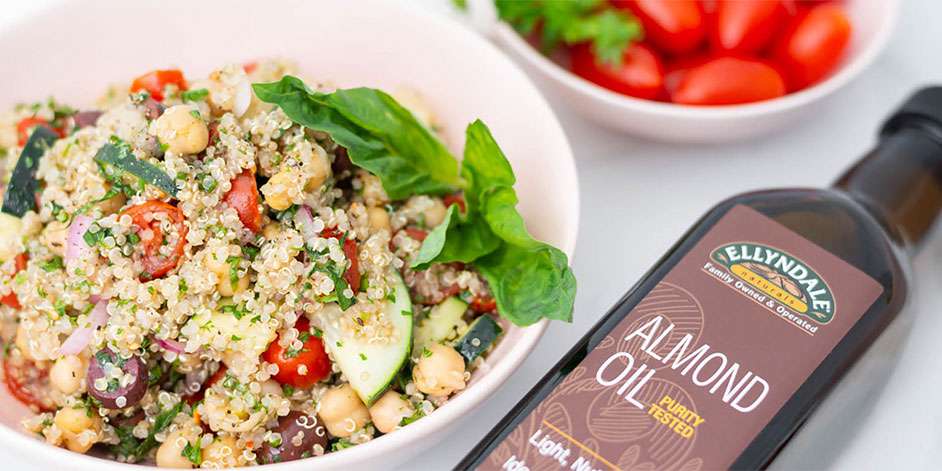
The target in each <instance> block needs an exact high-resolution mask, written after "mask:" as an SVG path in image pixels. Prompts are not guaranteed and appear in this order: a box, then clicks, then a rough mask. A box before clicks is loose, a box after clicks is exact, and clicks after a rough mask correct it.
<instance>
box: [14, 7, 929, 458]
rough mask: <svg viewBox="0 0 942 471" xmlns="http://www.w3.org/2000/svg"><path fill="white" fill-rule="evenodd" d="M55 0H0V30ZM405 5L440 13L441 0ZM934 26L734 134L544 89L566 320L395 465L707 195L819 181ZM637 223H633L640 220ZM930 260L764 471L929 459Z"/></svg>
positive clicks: (894, 86) (914, 14)
mask: <svg viewBox="0 0 942 471" xmlns="http://www.w3.org/2000/svg"><path fill="white" fill-rule="evenodd" d="M55 1H56V0H42V1H39V0H32V1H31V2H28V3H27V2H16V3H13V2H12V1H2V2H0V29H2V28H3V27H5V26H6V25H9V24H10V23H12V22H16V21H20V20H21V19H22V18H25V17H27V16H29V15H30V14H32V13H33V12H35V11H38V10H40V9H43V8H49V7H50V6H51V5H53V4H54V3H55ZM872 1H881V0H872ZM414 5H417V7H418V8H430V9H433V10H436V11H440V12H442V13H443V14H449V11H448V7H447V5H446V3H445V0H422V1H421V2H419V3H417V4H414ZM940 25H942V2H939V1H937V0H908V1H906V2H904V5H903V11H902V15H901V18H900V23H899V25H898V28H897V30H896V33H895V35H894V37H893V38H892V40H891V42H890V44H889V47H888V48H887V50H886V51H885V53H884V54H883V55H882V56H881V57H879V58H878V59H877V61H876V62H875V63H874V64H873V66H872V67H871V68H870V69H869V70H868V71H866V72H865V73H864V74H863V75H862V76H861V77H859V78H858V79H857V80H856V81H855V82H853V83H852V84H850V85H849V86H848V87H847V88H845V89H843V90H841V91H840V92H838V93H837V95H836V96H834V97H833V98H832V99H830V100H829V101H827V102H825V103H822V104H821V106H820V109H819V110H817V112H816V113H815V114H814V115H812V116H809V117H808V118H807V119H806V120H804V121H803V122H801V123H798V125H796V126H794V127H792V128H789V129H783V130H782V132H781V133H779V134H777V135H773V136H769V137H765V138H760V139H758V140H754V141H751V142H744V143H741V144H733V145H723V146H680V145H668V144H661V143H652V142H645V141H641V140H638V139H634V138H631V137H628V136H623V135H619V134H614V133H612V132H608V131H606V130H602V129H599V128H597V127H595V126H593V125H592V124H591V123H589V122H587V121H585V120H583V119H582V118H580V117H579V116H577V115H576V114H574V113H573V112H571V111H570V110H569V109H568V108H567V107H566V105H565V103H563V102H561V101H560V100H559V99H558V98H557V97H554V96H549V97H548V98H549V99H550V101H551V103H552V105H553V107H554V109H555V110H556V112H557V114H558V116H559V119H560V121H561V122H562V124H563V127H564V128H565V129H566V132H567V134H568V136H569V139H570V141H571V144H572V147H573V149H574V151H575V154H576V158H577V165H578V169H579V182H580V186H581V188H582V192H583V193H582V221H581V225H580V237H579V243H578V245H577V247H576V254H575V257H574V268H575V272H576V276H577V278H578V280H579V295H578V298H577V302H576V314H575V321H574V322H573V323H572V324H562V323H555V324H553V325H552V326H551V327H550V328H549V330H548V331H547V333H546V336H545V337H544V338H543V339H542V340H541V342H540V343H539V345H538V346H537V348H536V350H535V351H534V352H533V353H532V354H531V355H530V357H529V358H528V359H527V360H526V362H524V364H523V365H522V366H521V367H520V369H519V370H518V371H517V372H516V373H515V374H514V376H513V377H512V378H511V379H510V380H509V381H508V382H507V383H506V384H505V385H504V386H503V388H501V389H500V390H499V391H498V392H497V393H496V394H495V395H494V396H493V397H492V398H491V399H490V401H488V402H487V403H486V404H484V405H483V406H482V407H481V408H480V409H479V410H478V411H476V412H475V413H474V414H473V415H472V416H470V417H467V418H465V419H464V420H463V421H462V422H461V423H459V424H458V425H457V427H456V428H455V430H454V431H453V432H452V433H451V434H450V435H449V436H446V437H443V439H442V441H441V442H440V444H439V445H437V446H436V447H434V448H433V449H432V450H431V451H429V452H427V453H425V454H424V455H423V456H421V457H420V458H418V459H416V460H415V461H414V462H412V463H410V464H409V465H408V466H407V467H405V468H403V469H409V470H413V469H421V470H439V469H450V468H451V467H452V466H453V465H454V464H455V463H456V462H457V461H458V460H459V459H460V458H461V457H462V456H464V454H465V453H466V452H467V451H468V450H470V448H471V447H472V446H474V444H475V443H476V442H477V441H478V440H479V439H480V438H481V437H483V436H484V435H485V434H486V433H487V431H488V430H490V428H491V427H492V426H493V425H494V424H496V423H497V421H498V420H499V419H500V418H501V417H502V416H503V415H504V414H505V413H506V412H507V411H508V410H510V408H511V407H512V406H513V405H514V404H515V403H516V401H517V400H518V399H519V398H520V397H521V396H522V395H523V394H524V393H525V392H526V391H527V390H528V389H529V388H530V387H531V386H532V385H533V384H534V383H536V382H537V381H538V380H539V378H540V377H541V376H542V375H543V374H544V373H545V372H546V371H547V370H548V369H549V368H550V367H551V366H552V365H553V364H554V363H555V362H556V361H557V360H558V359H559V358H560V355H561V354H560V352H563V351H566V350H568V349H569V348H570V347H571V346H572V345H573V344H574V343H575V342H576V340H577V339H579V338H580V337H581V336H582V335H583V334H584V333H585V332H586V331H588V330H589V329H590V328H591V327H592V325H593V324H594V323H595V322H596V321H597V320H598V319H599V318H600V317H601V316H602V315H603V314H604V313H605V311H606V310H607V309H608V308H609V307H610V306H611V304H612V303H614V302H615V301H616V300H617V299H618V298H619V297H620V296H621V295H622V294H623V293H624V292H625V291H626V290H627V289H628V288H629V287H630V286H631V285H632V284H633V283H634V282H635V280H637V279H638V278H639V277H640V276H641V275H642V274H643V273H644V272H645V271H646V270H647V269H648V268H649V267H650V266H651V265H652V264H653V263H654V262H655V260H657V258H658V257H659V256H660V255H661V254H662V253H663V252H664V251H665V250H666V249H667V248H668V247H670V245H671V244H672V243H673V242H674V241H675V240H676V239H677V238H678V237H679V236H680V235H681V234H682V233H683V232H684V231H685V230H686V229H687V228H688V226H689V225H690V224H691V223H692V222H693V221H694V220H696V219H697V218H698V217H699V216H700V215H701V214H702V213H703V212H704V211H706V210H707V209H709V207H710V206H712V205H713V204H714V203H716V202H718V201H720V200H721V199H723V198H725V197H728V196H731V195H732V194H734V193H738V192H741V191H747V190H754V189H760V188H769V187H782V186H825V185H828V184H829V183H830V182H831V181H832V180H833V179H834V178H835V177H836V176H837V175H838V174H839V173H840V172H841V171H843V169H844V168H846V167H847V166H848V165H849V164H850V163H851V162H853V161H854V160H855V159H856V158H857V157H859V156H860V155H862V154H863V153H864V152H865V151H866V150H867V149H868V148H869V147H870V146H871V145H872V144H873V142H874V139H875V133H876V130H877V128H878V126H879V124H880V122H881V120H882V119H883V118H884V117H885V116H886V115H887V114H888V113H889V112H890V111H891V110H892V109H893V108H894V107H895V106H896V105H897V104H898V103H899V102H900V101H901V100H902V99H903V98H904V97H905V96H906V95H908V94H909V92H910V91H912V90H913V89H915V88H916V87H918V86H919V85H924V84H929V83H933V82H935V83H942V54H940V52H942V26H940ZM10 59H11V58H6V59H5V61H7V60H10ZM9 65H10V64H9V63H5V64H3V66H9ZM783 163H787V164H788V165H787V166H784V165H782V164H783ZM744 168H748V169H749V170H750V171H749V173H750V174H753V175H756V176H757V177H758V178H757V179H756V180H728V179H726V180H725V184H724V185H722V186H719V185H709V184H706V182H709V181H711V180H713V178H711V177H713V176H722V175H725V174H727V173H728V172H737V173H738V172H740V171H742V169H744ZM788 169H801V171H794V170H792V171H788ZM655 202H656V204H653V203H655ZM635 221H644V222H645V225H644V227H643V229H644V232H641V231H639V229H641V228H642V227H641V226H640V225H638V224H637V223H636V222H635ZM940 262H942V237H940V236H939V235H938V234H936V236H935V237H933V239H932V240H930V241H929V243H928V244H927V245H926V248H925V249H924V251H923V253H921V254H920V255H919V257H918V258H917V260H916V261H915V263H914V270H913V274H914V281H915V282H914V285H915V291H914V293H913V294H912V297H911V302H910V304H909V306H908V308H907V310H906V311H905V312H904V314H903V315H902V316H901V317H900V318H898V319H897V320H896V321H895V323H894V324H893V325H892V326H891V327H890V329H889V331H888V332H887V333H886V334H884V335H883V336H882V337H881V338H880V339H879V340H878V342H877V343H876V344H875V345H874V346H873V348H871V350H870V351H869V352H868V353H867V355H866V356H865V357H864V358H863V359H862V360H861V361H860V362H859V363H858V364H857V366H856V367H855V369H853V370H852V371H851V372H850V373H849V374H848V375H847V376H846V377H845V379H844V380H843V382H842V383H841V384H840V385H839V386H838V387H837V388H836V389H835V391H834V392H833V394H831V396H830V397H829V398H828V399H827V400H826V401H825V402H824V404H823V405H822V406H821V407H820V408H819V410H818V411H817V412H816V413H815V414H814V416H813V417H812V418H811V420H810V421H809V422H808V423H807V424H806V425H805V426H804V427H803V428H802V429H801V430H800V431H799V433H798V434H797V435H796V436H795V438H794V439H792V441H791V443H790V444H789V445H788V446H787V447H786V448H785V450H784V451H783V452H782V454H781V455H780V456H779V457H778V458H777V459H776V461H775V462H774V463H773V466H772V469H776V470H798V469H801V470H805V469H809V470H810V469H854V470H871V469H873V470H877V469H881V470H882V469H899V470H910V469H938V468H939V467H940V464H939V463H940V462H942V408H939V407H938V401H936V400H935V398H936V397H938V396H939V395H940V388H942V356H940V355H939V354H938V345H939V341H938V340H937V337H938V336H939V335H940V334H942V315H940V313H939V311H940V309H939V307H940V305H942V273H940V270H939V266H940ZM0 462H2V463H3V464H4V465H3V468H4V469H10V470H24V471H31V470H37V471H38V470H39V468H37V467H33V466H30V465H29V463H25V462H22V461H19V460H17V458H16V457H15V456H12V455H8V454H7V453H6V452H5V451H4V450H2V449H0Z"/></svg>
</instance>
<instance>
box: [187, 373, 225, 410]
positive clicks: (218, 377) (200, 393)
mask: <svg viewBox="0 0 942 471" xmlns="http://www.w3.org/2000/svg"><path fill="white" fill-rule="evenodd" d="M228 369H229V368H227V367H226V365H225V364H224V363H220V364H219V369H218V370H216V372H215V373H213V375H212V376H210V377H209V379H207V380H206V382H205V383H203V384H201V385H200V388H199V390H197V391H195V392H193V393H190V394H187V395H186V396H183V400H184V401H185V402H186V403H187V404H189V405H191V406H192V405H193V404H196V403H197V402H200V401H202V400H203V397H204V396H206V390H207V389H209V388H210V387H211V386H212V385H214V384H216V383H218V382H219V381H222V379H223V378H225V377H226V371H227V370H228Z"/></svg>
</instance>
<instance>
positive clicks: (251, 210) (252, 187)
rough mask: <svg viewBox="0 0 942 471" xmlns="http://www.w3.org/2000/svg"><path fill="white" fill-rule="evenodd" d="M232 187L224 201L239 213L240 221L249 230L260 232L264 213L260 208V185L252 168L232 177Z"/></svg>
mask: <svg viewBox="0 0 942 471" xmlns="http://www.w3.org/2000/svg"><path fill="white" fill-rule="evenodd" d="M231 184H232V189H230V190H229V192H228V193H226V195H225V196H224V197H223V201H225V202H226V204H228V205H229V207H230V208H232V209H235V210H236V213H238V214H239V221H242V225H243V226H245V227H246V228H247V229H248V230H250V231H252V232H254V233H256V234H258V233H259V232H260V231H261V230H262V213H261V212H260V211H259V210H258V199H259V196H258V185H257V184H256V183H255V175H254V174H252V172H251V171H250V170H243V171H242V173H240V174H239V175H236V177H235V178H233V179H232V182H231Z"/></svg>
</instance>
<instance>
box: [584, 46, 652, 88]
mask: <svg viewBox="0 0 942 471" xmlns="http://www.w3.org/2000/svg"><path fill="white" fill-rule="evenodd" d="M571 59H572V64H571V67H572V72H573V73H575V74H576V75H578V76H580V77H582V78H584V79H586V80H588V81H590V82H592V83H595V84H596V85H600V86H602V87H605V88H607V89H609V90H612V91H615V92H618V93H622V94H624V95H630V96H633V97H637V98H644V99H648V100H654V99H656V98H657V97H658V96H659V95H660V94H661V92H662V90H663V89H664V66H663V64H662V63H661V59H660V58H659V57H658V56H657V54H655V53H654V51H653V50H652V49H651V48H649V47H648V46H645V45H644V44H633V45H632V46H631V47H629V48H628V50H627V51H625V56H624V57H623V59H622V64H621V66H618V67H613V66H611V65H608V64H601V63H600V62H599V61H598V60H597V59H596V57H595V53H593V52H592V49H591V48H590V47H589V46H588V45H584V44H583V45H577V46H575V47H573V48H572V56H571Z"/></svg>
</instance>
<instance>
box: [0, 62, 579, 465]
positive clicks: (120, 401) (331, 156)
mask: <svg viewBox="0 0 942 471" xmlns="http://www.w3.org/2000/svg"><path fill="white" fill-rule="evenodd" d="M293 73H295V70H294V66H293V65H292V64H290V63H286V62H283V61H259V62H255V63H251V64H246V65H244V66H238V65H229V66H226V67H223V68H221V69H219V70H216V71H214V72H213V73H211V74H210V75H209V77H208V78H205V79H201V80H192V81H188V80H186V79H184V78H183V75H182V73H180V72H179V71H175V70H162V71H154V72H151V73H149V74H147V75H144V76H141V77H139V78H138V79H136V80H135V81H134V83H133V84H132V85H131V86H114V87H111V88H110V89H109V90H108V92H107V94H106V96H105V97H103V98H102V99H100V100H99V101H98V102H97V104H96V105H95V107H94V108H90V109H84V108H83V109H82V110H81V111H78V110H76V109H73V108H70V107H68V106H65V105H64V104H61V103H57V102H55V101H53V100H48V101H46V102H40V103H36V104H32V105H21V106H17V107H16V108H14V110H13V111H12V112H11V113H9V114H6V115H3V116H0V181H2V182H3V185H4V189H5V192H6V193H9V194H5V195H4V201H5V204H4V211H5V212H4V213H2V214H0V261H2V265H0V302H2V305H0V317H2V320H3V329H2V332H3V339H4V340H5V345H6V350H5V353H6V354H5V356H4V373H5V382H6V385H7V387H8V389H9V392H10V393H12V394H13V395H15V396H16V397H17V398H18V399H20V400H21V401H22V402H24V403H25V404H27V405H28V406H29V407H30V408H32V409H33V410H34V411H35V413H36V414H35V415H34V416H32V417H30V418H29V419H27V420H25V421H24V426H25V427H26V429H28V430H29V431H31V432H34V433H36V434H37V436H39V437H41V438H42V439H43V440H45V441H46V442H48V443H50V444H53V445H58V446H63V447H66V448H68V449H70V450H73V451H76V452H80V453H87V452H88V453H93V454H96V455H99V456H106V457H109V458H112V459H115V460H119V461H127V462H150V463H156V464H157V465H159V466H167V467H184V468H188V467H224V466H226V467H228V466H248V465H253V464H262V463H269V462H278V461H287V460H294V459H299V458H305V457H311V456H319V455H323V454H325V453H332V452H337V451H339V450H342V449H344V448H348V447H351V446H355V445H359V444H363V443H365V442H367V441H370V440H372V439H374V438H376V437H378V436H380V435H382V434H386V433H392V432H395V431H396V430H397V429H399V428H401V427H404V426H408V424H410V423H412V422H414V421H416V420H419V419H421V418H422V417H423V416H425V415H428V414H430V413H432V412H433V411H434V410H435V409H436V408H438V407H440V406H441V405H442V404H444V403H445V402H447V401H448V399H449V398H450V397H452V396H453V395H454V394H456V393H459V392H460V391H461V390H463V389H464V388H465V387H466V385H467V384H468V381H469V380H470V377H471V375H472V373H473V371H474V370H475V368H477V367H478V366H480V365H481V364H482V362H483V361H484V358H485V356H486V354H487V352H488V351H489V350H490V349H492V348H493V346H494V344H495V343H496V342H498V341H499V340H498V336H499V335H500V332H501V328H500V327H499V326H498V324H504V325H505V327H506V322H505V321H504V320H503V319H501V318H500V316H501V315H503V314H504V313H503V312H501V313H499V312H498V308H497V305H498V301H500V302H501V303H502V304H501V306H502V308H501V310H503V306H504V304H503V302H504V301H503V300H502V299H501V298H500V297H499V296H497V295H498V293H496V292H495V293H492V290H491V288H490V287H489V286H490V284H489V283H488V280H487V279H486V278H485V277H484V276H483V275H482V274H481V271H479V270H477V269H476V268H475V266H474V265H473V264H471V263H460V262H448V263H438V262H431V263H428V264H426V265H425V266H422V267H421V268H422V269H418V267H417V257H419V253H420V251H422V250H424V249H423V244H425V239H426V238H427V237H433V236H431V235H430V234H431V233H432V232H433V229H435V228H436V227H438V226H439V225H440V224H442V223H443V221H444V224H443V227H442V228H441V233H440V234H437V235H434V237H440V236H444V234H445V232H444V229H445V228H447V227H449V226H448V224H449V222H448V221H449V220H453V219H457V218H458V214H460V212H461V211H464V210H465V204H466V203H465V201H464V199H463V196H462V193H461V192H459V191H457V190H456V191H455V192H453V193H449V192H447V191H445V192H443V191H439V190H437V189H436V190H434V191H433V190H429V191H422V192H420V193H422V194H418V191H417V194H412V195H407V196H405V197H399V198H395V199H393V198H390V197H389V196H387V191H386V189H385V188H391V186H389V182H388V181H386V180H382V179H381V176H382V175H379V176H378V175H377V174H374V173H373V172H371V171H368V170H367V167H369V166H368V165H365V166H361V165H359V164H355V163H354V162H356V160H357V157H358V155H354V154H353V152H354V149H353V148H350V149H349V150H350V153H349V154H348V149H347V148H346V147H343V146H341V145H339V144H338V143H337V142H336V141H335V140H334V135H333V134H331V133H329V132H324V131H319V130H314V129H312V128H309V127H306V126H303V125H301V124H297V123H296V121H295V119H296V118H295V119H292V117H289V115H288V114H286V111H285V110H283V109H282V107H281V106H276V105H274V104H270V103H266V102H264V101H263V100H261V99H260V98H259V96H258V95H259V94H258V93H256V92H255V91H253V88H252V86H251V85H252V84H255V83H267V82H275V81H278V80H281V79H282V78H283V77H284V76H286V75H288V74H293ZM308 83H309V84H315V83H316V82H308ZM312 88H314V89H315V90H312V92H317V93H330V92H331V91H332V90H331V88H329V87H327V86H324V85H312ZM401 96H402V98H401V100H400V103H408V104H409V107H410V109H411V111H412V114H411V116H407V117H405V118H403V119H405V120H406V122H407V123H411V122H412V121H411V120H419V121H420V122H421V123H422V126H423V127H424V129H437V128H438V126H439V123H437V122H435V118H434V115H433V113H431V112H430V111H429V110H428V109H427V108H426V107H425V106H424V105H422V103H421V101H420V99H418V98H417V97H418V95H417V94H416V93H414V92H407V93H403V94H402V95H401ZM389 106H394V108H393V109H396V108H395V107H398V105H389ZM413 116H414V118H413ZM351 121H353V120H351ZM363 127H364V128H366V126H365V125H364V126H363ZM358 129H359V128H358ZM40 130H42V131H40ZM50 131H52V132H53V133H55V134H50ZM422 132H426V131H422ZM428 132H430V133H431V134H432V135H433V134H434V131H428ZM43 133H45V135H47V136H52V137H48V138H47V139H46V140H45V141H41V138H42V134H43ZM34 140H35V141H36V142H35V143H34V142H33V141H34ZM31 144H36V145H38V146H40V147H38V149H39V153H38V154H37V157H33V158H38V159H39V161H38V167H37V168H36V169H35V184H36V185H37V186H36V190H38V192H37V196H36V200H35V202H33V201H26V202H25V203H24V201H22V200H23V193H22V191H23V190H22V188H23V185H24V184H25V183H24V181H25V180H22V177H23V175H22V174H20V175H15V173H16V172H15V171H14V169H15V167H17V166H18V165H21V164H22V161H23V159H24V157H21V155H23V156H26V155H28V154H29V148H30V146H31ZM43 144H45V147H42V145H43ZM24 148H25V149H24ZM501 158H502V156H501ZM352 161H353V162H352ZM29 163H32V162H29ZM508 169H509V166H508ZM454 172H455V175H456V176H457V164H455V170H454ZM25 182H26V183H29V181H25ZM511 184H512V182H511ZM25 188H27V189H28V188H29V185H26V187H25ZM2 192H4V190H0V193H2ZM18 192H19V193H18ZM400 196H401V195H400ZM17 198H19V199H20V201H19V202H20V203H21V204H27V205H28V206H32V207H31V209H29V210H28V211H25V212H24V213H23V214H21V215H18V214H8V211H7V210H6V208H7V205H6V202H7V201H8V200H9V201H14V202H15V200H16V199H17ZM27 199H28V198H27ZM472 203H473V201H470V200H469V201H468V204H472ZM514 203H515V200H514ZM14 212H15V211H14ZM472 216H473V214H468V215H467V216H464V217H466V218H467V220H468V221H470V220H471V218H472ZM446 218H450V219H449V220H446ZM462 221H464V220H462ZM452 223H454V221H452ZM460 224H470V223H468V222H461V223H460ZM495 233H497V231H496V230H495ZM498 236H500V233H498ZM493 240H494V241H496V242H494V243H492V244H491V245H492V246H491V247H488V248H487V250H489V251H496V250H498V249H497V247H503V246H502V245H497V244H498V243H501V244H503V243H504V242H500V239H499V238H497V237H494V238H493ZM485 245H486V244H485ZM538 248H539V247H538ZM501 250H502V249H501ZM508 250H509V249H508ZM527 250H536V249H532V248H531V247H529V246H527ZM540 250H542V249H540ZM483 253H486V252H483ZM548 253H551V254H555V253H556V252H548ZM562 264H563V268H561V269H560V270H563V271H561V273H563V276H562V277H559V279H560V280H562V282H563V283H569V278H567V276H568V277H571V273H568V272H565V271H564V269H565V270H568V268H565V256H563V257H562ZM413 266H416V267H417V268H413ZM482 266H483V265H482ZM498 268H500V267H498ZM489 273H497V268H492V271H491V272H489ZM555 280H556V279H553V280H550V281H545V282H544V281H540V283H542V284H544V285H545V284H547V283H548V284H549V287H548V288H547V289H550V290H557V289H556V286H555V285H553V283H555ZM574 289H575V285H574V280H573V281H572V283H571V285H570V284H565V285H564V286H563V288H560V289H559V290H557V291H559V292H561V293H563V295H564V300H563V302H562V304H563V307H564V308H565V307H566V306H565V301H566V299H565V296H569V299H568V302H569V304H568V309H569V312H570V313H571V293H573V292H574ZM567 290H568V291H567ZM537 291H539V290H537ZM553 292H555V291H553ZM495 296H497V297H498V299H497V300H495ZM507 306H510V304H509V302H508V304H507ZM508 309H509V308H508ZM564 314H565V313H564ZM547 317H549V315H547ZM536 319H538V318H535V319H533V320H530V321H527V322H526V323H529V322H533V321H535V320H536ZM495 321H496V322H495ZM515 322H516V321H515ZM472 326H476V327H472ZM481 329H484V330H481ZM469 332H470V333H469ZM482 332H483V333H484V334H482ZM351 346H353V347H351ZM357 346H362V348H361V347H357ZM351 349H354V350H351ZM400 354H401V355H402V358H401V362H400V361H399V359H398V358H394V356H395V355H400ZM358 362H359V363H358Z"/></svg>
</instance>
